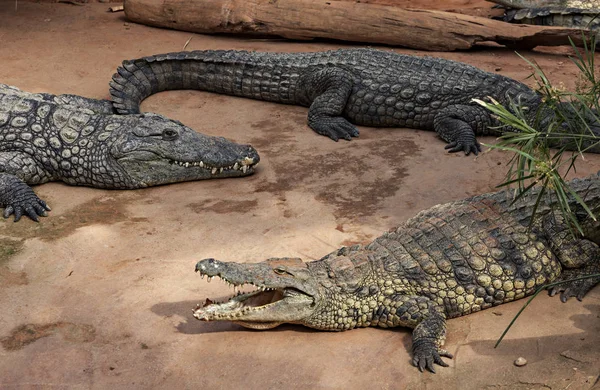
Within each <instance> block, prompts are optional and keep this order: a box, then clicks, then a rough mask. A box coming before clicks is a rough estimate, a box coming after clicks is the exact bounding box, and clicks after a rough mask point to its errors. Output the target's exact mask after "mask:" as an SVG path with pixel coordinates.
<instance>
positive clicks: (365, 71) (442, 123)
mask: <svg viewBox="0 0 600 390" xmlns="http://www.w3.org/2000/svg"><path fill="white" fill-rule="evenodd" d="M110 85H111V89H110V93H111V96H112V100H113V102H114V106H115V109H116V110H117V111H118V112H119V113H122V114H133V113H139V112H140V107H139V105H140V103H141V101H142V100H144V99H145V98H146V97H147V96H149V95H151V94H153V93H156V92H159V91H165V90H174V89H199V90H203V91H211V92H217V93H222V94H227V95H234V96H241V97H247V98H253V99H259V100H266V101H271V102H277V103H285V104H295V105H301V106H308V107H310V108H309V110H308V125H309V126H310V127H311V128H312V129H313V130H314V131H316V132H317V133H319V134H322V135H325V136H327V137H330V138H331V139H333V140H336V141H337V140H338V139H340V138H344V139H347V140H350V139H352V137H356V136H358V129H357V128H356V127H355V126H354V125H353V124H352V123H354V124H357V125H365V126H375V127H410V128H415V129H425V130H435V131H436V132H437V133H438V134H439V136H440V137H441V138H442V139H443V140H444V141H446V142H448V145H447V146H446V149H449V151H450V152H458V151H464V152H465V154H469V153H471V152H473V153H475V154H477V153H478V152H479V151H480V145H479V143H478V142H477V140H476V139H475V135H476V134H478V135H479V134H481V135H485V134H499V130H498V129H492V128H490V126H497V125H500V123H499V122H498V121H497V120H495V119H494V118H493V117H492V115H490V112H489V111H487V110H486V109H485V108H483V107H481V106H479V105H478V104H476V103H474V102H473V101H472V99H473V98H480V99H483V98H486V97H492V98H494V99H496V100H497V101H499V102H500V103H502V104H503V105H507V104H508V103H509V100H511V101H514V102H520V103H521V105H523V106H526V107H528V109H529V112H530V113H531V114H530V115H531V117H532V121H533V118H534V117H536V118H540V120H541V126H542V128H544V127H543V126H544V124H545V123H548V122H549V121H550V120H552V119H553V118H554V113H553V112H552V111H550V110H548V109H546V110H545V111H544V112H542V113H541V115H540V117H538V116H537V108H538V107H539V106H540V104H541V102H542V99H541V95H540V94H538V93H536V92H535V91H533V90H531V89H530V88H529V87H527V86H526V85H525V84H522V83H520V82H518V81H515V80H512V79H510V78H508V77H504V76H501V75H498V74H493V73H489V72H485V71H483V70H481V69H478V68H476V67H474V66H471V65H467V64H463V63H460V62H455V61H450V60H445V59H440V58H429V57H414V56H409V55H402V54H397V53H394V52H391V51H381V50H372V49H349V50H336V51H326V52H316V53H262V52H246V51H235V50H228V51H190V52H180V53H170V54H161V55H154V56H150V57H144V58H140V59H136V60H131V61H124V62H123V65H122V66H121V67H119V68H118V70H117V73H116V74H115V75H114V76H113V80H112V81H111V83H110ZM598 133H600V131H599V132H598ZM596 152H599V151H597V150H596Z"/></svg>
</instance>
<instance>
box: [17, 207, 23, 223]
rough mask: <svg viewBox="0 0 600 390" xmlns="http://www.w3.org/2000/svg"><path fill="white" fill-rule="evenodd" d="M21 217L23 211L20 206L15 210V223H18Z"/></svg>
mask: <svg viewBox="0 0 600 390" xmlns="http://www.w3.org/2000/svg"><path fill="white" fill-rule="evenodd" d="M22 216H23V209H22V208H21V207H20V206H17V207H16V208H15V222H19V220H20V219H21V217H22Z"/></svg>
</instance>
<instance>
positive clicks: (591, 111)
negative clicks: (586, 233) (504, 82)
mask: <svg viewBox="0 0 600 390" xmlns="http://www.w3.org/2000/svg"><path fill="white" fill-rule="evenodd" d="M571 45H572V46H573V50H574V52H575V56H574V57H571V60H572V61H573V62H574V63H575V65H576V66H577V67H578V68H579V70H580V79H579V82H578V84H577V91H576V92H568V91H565V90H564V88H556V87H554V86H553V85H552V83H551V82H550V80H549V79H548V77H547V76H546V74H545V73H544V71H543V70H542V69H541V68H540V67H539V66H538V65H537V64H536V63H535V62H533V61H530V60H528V59H526V58H525V57H523V56H521V55H520V54H518V53H517V55H519V57H521V58H522V59H523V60H524V61H526V62H527V63H528V64H529V65H531V66H532V67H533V69H534V72H533V74H532V75H531V76H530V77H533V78H534V79H535V80H536V82H537V86H538V88H537V90H538V91H539V93H540V94H541V95H542V104H541V105H540V107H539V109H538V110H537V112H535V113H532V112H529V111H528V108H527V107H522V106H521V105H520V104H519V103H520V102H514V101H511V102H510V103H509V107H508V108H507V107H504V106H502V105H501V104H500V103H498V102H497V101H495V100H494V99H492V98H489V99H490V101H489V102H486V101H483V100H480V99H473V100H474V101H475V102H476V103H478V104H480V105H481V106H483V107H485V108H486V109H488V110H489V111H491V112H492V113H493V114H494V116H495V117H496V118H497V119H498V120H499V122H500V123H501V124H502V126H500V127H499V128H500V129H502V128H505V129H506V130H507V131H505V132H504V133H503V134H502V136H501V137H500V140H499V142H498V143H497V144H495V145H486V146H488V147H489V148H490V149H498V150H504V151H508V152H512V153H513V156H512V158H511V160H510V161H509V169H508V172H507V174H506V179H505V181H504V182H503V183H502V184H500V185H499V186H498V187H504V186H511V185H516V187H517V188H516V190H515V198H514V201H517V200H518V199H519V198H521V197H522V196H523V195H525V194H526V193H527V192H529V191H530V190H531V189H533V188H534V187H535V186H538V185H539V186H541V190H540V191H539V192H538V195H537V202H536V205H535V208H534V211H533V213H532V218H531V223H533V221H534V220H535V217H536V215H537V213H536V212H537V206H538V205H539V204H540V201H541V200H542V199H543V197H544V196H548V197H553V198H554V199H555V202H550V203H551V204H556V205H558V208H559V210H560V212H561V213H562V214H563V216H564V217H565V220H566V221H568V222H569V226H570V227H571V228H572V232H573V233H574V234H575V233H576V232H578V233H580V234H583V231H582V228H581V226H580V225H579V222H578V220H577V217H576V216H575V212H574V210H573V209H572V205H573V203H572V200H575V201H576V203H577V204H579V205H580V206H581V207H582V208H583V209H584V210H585V211H586V212H587V213H588V215H589V216H590V217H591V218H592V219H594V220H596V216H595V215H594V212H593V211H592V210H591V209H590V208H589V207H588V206H587V205H586V204H585V202H584V200H583V199H582V198H581V197H580V196H579V195H577V194H576V193H575V192H574V191H573V190H572V189H571V188H570V187H569V185H568V183H567V182H566V181H565V180H564V177H565V176H566V174H567V173H568V172H569V171H571V170H575V162H576V160H577V159H578V158H583V156H584V153H585V152H586V151H588V150H590V149H592V148H596V147H598V146H600V138H598V135H597V134H595V133H594V132H593V131H592V128H591V127H590V123H594V122H596V123H600V119H599V118H598V112H599V110H598V109H599V108H600V107H599V106H598V104H599V103H598V100H599V98H600V82H598V81H597V80H596V76H595V71H594V53H595V46H596V42H595V38H594V37H593V38H592V39H591V41H590V43H589V45H588V44H587V43H586V44H585V45H584V53H583V54H582V53H580V52H579V50H578V49H577V47H575V45H574V44H573V42H572V41H571ZM548 113H551V114H553V115H547V114H548ZM542 114H543V115H542ZM541 117H551V118H553V119H552V120H550V121H548V120H546V121H542V120H540V118H541ZM568 146H571V148H572V149H574V151H571V152H568V151H567V150H566V149H567V147H568ZM553 148H556V149H553ZM530 226H531V224H530Z"/></svg>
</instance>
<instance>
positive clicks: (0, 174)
mask: <svg viewBox="0 0 600 390" xmlns="http://www.w3.org/2000/svg"><path fill="white" fill-rule="evenodd" d="M48 180H49V176H48V175H47V173H45V172H44V171H43V170H42V169H39V166H38V165H37V164H36V162H35V160H33V159H32V158H30V157H24V156H23V155H22V154H21V153H18V152H2V153H0V207H3V208H4V213H3V216H4V218H8V217H9V216H10V215H13V214H14V216H15V222H17V221H19V220H20V219H21V217H22V216H23V215H27V216H28V217H29V218H31V219H32V220H34V221H36V222H37V221H38V220H39V218H38V217H40V216H43V217H45V216H46V215H47V214H46V211H50V207H48V205H47V204H46V202H44V201H43V200H41V199H40V198H39V197H38V196H37V195H36V194H35V193H34V192H33V189H31V187H29V185H28V184H27V183H32V184H40V183H45V182H47V181H48ZM26 182H27V183H26Z"/></svg>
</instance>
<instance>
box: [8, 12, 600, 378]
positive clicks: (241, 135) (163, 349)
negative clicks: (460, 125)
mask: <svg viewBox="0 0 600 390" xmlns="http://www.w3.org/2000/svg"><path fill="white" fill-rule="evenodd" d="M0 1H1V0H0ZM463 3H464V2H460V4H458V5H461V6H462V4H463ZM14 4H15V3H14V2H12V1H10V2H8V1H7V2H4V1H1V2H0V53H1V60H0V82H2V83H7V84H11V85H15V86H18V87H19V88H22V89H24V90H28V91H35V92H40V91H46V92H51V93H55V94H59V93H74V94H81V95H85V96H88V97H95V98H106V97H107V92H108V80H109V79H110V77H111V75H112V74H113V72H114V70H115V68H116V67H117V66H118V65H119V64H120V62H121V61H122V60H123V59H130V58H136V57H139V56H142V55H149V54H155V53H161V52H168V51H178V50H181V49H182V48H183V46H184V44H185V42H186V41H187V40H188V39H189V38H190V37H192V38H193V39H192V40H191V41H190V43H189V46H188V49H190V50H194V49H248V50H268V51H309V50H325V49H331V48H337V47H344V45H343V44H340V43H310V42H309V43H306V42H304V43H295V42H285V41H283V40H278V41H267V40H251V39H250V40H249V39H236V38H231V37H211V36H201V35H195V34H190V33H184V32H176V31H166V30H160V29H156V28H149V27H145V26H141V25H136V24H133V23H127V21H126V20H125V19H124V15H123V14H122V13H120V14H113V13H108V12H106V9H107V5H105V4H97V3H92V4H87V5H83V6H73V5H69V4H36V3H28V2H23V1H19V2H18V9H17V10H16V11H15V9H14ZM398 51H399V52H405V53H412V54H418V55H420V54H422V53H418V52H416V51H412V50H401V49H399V50H398ZM568 52H569V50H568V48H559V49H555V50H553V53H559V54H552V53H548V52H547V51H546V52H525V53H523V54H525V55H526V56H527V57H529V58H532V59H535V60H536V61H538V62H539V63H540V64H541V66H542V67H543V68H544V69H545V70H546V71H547V73H548V74H550V75H551V77H552V80H554V81H555V82H559V81H562V82H564V84H565V85H566V86H567V87H573V85H574V83H575V79H576V69H575V67H574V66H573V65H572V64H571V63H570V61H569V60H568V59H567V58H566V57H565V56H564V54H565V53H568ZM429 54H431V53H429ZM434 55H435V53H434ZM439 56H441V57H445V58H451V59H456V60H461V61H464V62H468V63H471V64H474V65H477V66H479V67H481V68H483V69H485V70H488V71H498V72H500V73H502V74H504V75H506V76H510V77H513V78H516V79H519V80H525V79H526V77H527V76H528V74H529V72H530V70H529V69H528V68H527V66H524V64H523V61H522V60H520V59H518V58H517V56H516V55H515V54H514V53H513V52H511V51H509V50H504V49H499V48H490V49H485V50H484V49H478V50H475V51H473V52H470V53H439ZM143 108H144V109H145V110H147V111H156V112H160V113H162V114H165V115H168V116H170V117H172V118H176V119H179V120H181V121H182V122H184V123H186V124H187V125H189V126H190V127H192V128H195V129H197V130H198V131H202V132H204V133H207V134H213V135H217V134H218V135H223V136H225V137H228V138H230V139H233V140H235V141H237V142H245V143H251V144H252V145H254V146H255V147H256V148H257V149H258V150H259V152H260V154H261V156H262V161H261V163H260V165H259V169H258V172H257V173H256V174H255V175H253V176H251V177H247V178H237V179H226V180H214V181H202V182H192V183H184V184H177V185H169V186H164V187H156V188H151V189H147V190H137V191H103V190H98V189H92V188H79V187H69V186H67V185H64V184H62V183H50V184H45V185H42V186H39V187H37V188H36V191H37V193H38V194H39V195H40V196H41V197H42V198H44V199H46V200H47V201H48V202H49V204H50V205H51V206H52V207H53V211H52V212H51V213H50V216H49V217H48V218H44V219H43V220H42V222H40V223H39V224H36V223H33V222H31V221H29V220H23V221H22V222H20V223H18V224H14V223H13V222H11V221H0V240H1V244H2V250H1V251H0V307H1V308H2V311H1V313H2V314H1V315H0V343H1V344H2V347H0V388H7V389H13V388H57V389H60V388H83V389H87V388H95V389H107V388H114V389H123V388H165V389H166V388H210V389H219V388H223V389H230V388H231V389H233V388H249V389H279V388H298V389H366V388H373V389H403V388H406V389H442V388H444V389H452V388H457V389H458V388H460V389H492V388H493V389H546V388H547V389H567V388H568V389H571V390H575V389H589V388H591V387H592V386H593V383H594V382H596V381H597V379H598V377H599V374H600V352H599V351H600V348H599V345H600V332H599V331H600V319H599V318H600V289H595V291H593V292H592V293H590V294H589V296H588V297H587V299H586V300H585V301H584V302H583V303H580V302H577V301H570V302H568V303H567V304H562V303H560V301H559V300H558V299H556V298H549V297H547V296H545V295H544V296H540V297H538V298H537V299H536V300H535V301H534V302H533V303H532V305H531V306H530V307H529V308H528V309H527V310H526V311H525V313H524V314H523V317H522V318H521V319H520V320H519V321H518V322H517V324H516V326H515V327H514V328H513V330H512V331H511V332H510V333H509V335H508V338H507V339H506V341H505V342H504V343H503V344H502V345H501V346H500V347H499V348H497V349H494V348H493V344H494V342H495V340H496V339H497V338H498V337H499V335H500V334H501V332H502V331H503V329H504V328H505V327H506V326H507V324H508V323H509V321H510V319H511V318H512V316H513V315H514V314H515V313H516V312H517V310H518V309H519V308H520V307H521V305H522V304H523V301H521V302H515V303H512V304H507V305H502V306H499V307H497V308H494V309H490V310H487V311H483V312H480V313H477V314H473V315H470V316H467V317H463V318H459V319H454V320H451V321H449V324H448V341H447V348H448V350H449V351H451V352H452V353H454V355H455V359H454V360H452V361H450V367H449V368H445V369H443V368H440V369H439V370H438V374H436V375H432V374H430V373H424V374H421V373H419V372H418V371H417V370H416V369H415V368H414V367H412V366H411V365H410V363H409V362H410V360H409V352H408V350H409V348H410V331H409V330H407V329H395V330H383V329H359V330H353V331H351V332H345V333H327V332H318V331H313V330H310V329H306V328H303V327H299V326H283V327H280V328H278V329H274V330H271V331H265V332H260V331H250V330H245V329H243V328H241V327H238V326H236V325H232V324H229V323H201V322H198V321H196V320H195V319H194V318H193V317H192V315H191V310H192V308H193V307H194V306H195V305H196V303H197V302H199V301H202V300H204V299H205V298H206V297H222V296H225V295H227V294H228V293H229V291H228V288H227V287H226V286H225V285H224V284H221V283H214V282H213V283H212V284H207V283H206V281H201V280H200V278H198V277H197V275H195V274H194V272H193V269H194V265H195V263H196V261H198V260H199V259H202V258H205V257H216V258H219V259H224V260H237V261H247V262H255V261H260V260H263V259H265V258H267V257H274V256H298V257H302V258H304V259H306V260H313V259H317V258H319V257H321V256H323V255H325V254H326V253H329V252H330V251H332V250H333V249H336V248H338V247H340V246H342V245H349V244H353V243H367V242H369V241H370V240H371V239H373V238H374V237H376V236H377V235H379V234H380V233H381V232H383V231H384V230H387V229H389V228H391V227H393V226H394V225H396V224H398V223H399V222H401V221H403V220H405V219H407V218H408V217H410V216H412V215H414V214H415V213H416V212H417V211H419V210H421V209H424V208H427V207H430V206H432V205H435V204H437V203H441V202H447V201H451V200H455V199H460V198H463V197H466V196H469V195H473V194H478V193H482V192H487V191H492V190H493V189H494V186H495V185H497V184H498V183H500V182H501V180H502V176H503V174H504V172H505V170H506V162H507V161H508V158H509V157H508V156H507V155H505V154H502V153H500V152H489V153H484V154H483V155H481V156H480V157H478V158H473V157H464V156H462V155H459V154H455V155H448V154H446V153H444V151H443V146H444V144H443V142H442V141H441V140H439V139H438V138H437V137H436V136H435V134H434V133H431V132H421V131H415V130H407V129H372V128H361V136H360V138H358V139H355V140H353V141H351V142H344V141H341V142H338V143H335V142H332V141H329V140H327V139H325V138H323V137H320V136H317V135H316V134H314V133H313V132H312V131H311V130H309V129H308V128H307V127H306V125H305V122H306V119H305V118H306V109H305V108H301V107H291V106H283V105H276V104H269V103H264V102H258V101H252V100H244V99H238V98H232V97H226V96H218V95H212V94H209V93H203V92H197V91H177V92H167V93H160V94H158V95H155V96H152V97H151V98H149V99H148V100H147V101H146V102H145V103H144V105H143ZM484 142H493V139H491V138H488V139H484ZM599 166H600V159H599V158H598V157H596V156H590V157H589V158H588V159H587V160H586V161H585V162H582V163H581V164H580V165H579V171H578V173H577V174H578V175H579V176H584V175H586V174H589V173H591V172H595V171H597V170H598V167H599ZM519 356H522V357H525V358H526V359H527V360H528V362H529V363H528V365H526V366H525V367H522V368H517V367H515V366H514V365H513V361H514V360H515V359H516V358H517V357H519Z"/></svg>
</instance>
